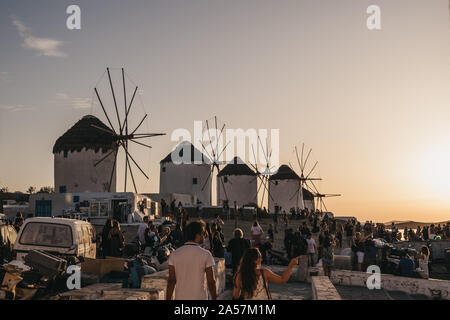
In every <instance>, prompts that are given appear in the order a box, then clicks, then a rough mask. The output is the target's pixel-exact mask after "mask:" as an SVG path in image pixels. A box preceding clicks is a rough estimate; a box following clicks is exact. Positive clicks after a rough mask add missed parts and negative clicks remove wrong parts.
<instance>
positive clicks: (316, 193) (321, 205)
mask: <svg viewBox="0 0 450 320" xmlns="http://www.w3.org/2000/svg"><path fill="white" fill-rule="evenodd" d="M309 182H310V183H311V185H312V187H313V189H314V190H312V189H311V188H309V186H308V183H305V186H306V187H307V189H308V190H309V191H310V192H311V193H312V194H313V197H314V198H316V199H317V206H316V208H318V209H319V211H320V212H322V211H323V209H325V211H326V212H328V209H327V206H326V205H325V202H324V201H323V198H328V197H340V196H341V194H324V193H320V192H319V190H317V187H316V185H315V184H314V181H312V180H310V181H309Z"/></svg>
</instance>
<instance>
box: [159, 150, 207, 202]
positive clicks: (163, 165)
mask: <svg viewBox="0 0 450 320" xmlns="http://www.w3.org/2000/svg"><path fill="white" fill-rule="evenodd" d="M174 156H175V158H176V159H174ZM211 182H212V179H211V162H210V160H209V159H208V157H207V156H205V155H204V154H203V153H202V152H200V150H198V149H197V148H195V147H194V146H193V145H192V144H191V143H190V142H187V141H184V142H181V143H180V144H179V145H177V146H176V147H175V148H174V149H173V151H172V152H171V153H169V154H168V155H167V156H166V157H165V158H164V159H162V160H161V162H160V179H159V192H160V193H161V194H173V193H181V194H191V195H193V196H195V197H197V199H198V200H200V201H201V202H202V203H203V204H204V205H207V206H210V205H211Z"/></svg>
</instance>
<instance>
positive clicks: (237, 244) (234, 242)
mask: <svg viewBox="0 0 450 320" xmlns="http://www.w3.org/2000/svg"><path fill="white" fill-rule="evenodd" d="M250 247H251V245H250V241H249V240H248V239H245V238H244V232H242V230H241V229H239V228H236V229H235V230H234V238H233V239H231V240H230V241H229V242H228V246H227V251H228V252H231V265H232V268H233V276H234V275H235V274H236V271H237V269H238V267H239V264H240V263H241V258H242V256H243V254H244V252H245V251H246V250H247V249H248V248H250Z"/></svg>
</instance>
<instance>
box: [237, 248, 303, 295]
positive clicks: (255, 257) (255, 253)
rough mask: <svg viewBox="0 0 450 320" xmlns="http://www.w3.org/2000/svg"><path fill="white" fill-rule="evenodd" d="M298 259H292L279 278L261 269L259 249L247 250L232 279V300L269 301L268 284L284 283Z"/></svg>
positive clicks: (267, 270)
mask: <svg viewBox="0 0 450 320" xmlns="http://www.w3.org/2000/svg"><path fill="white" fill-rule="evenodd" d="M298 259H299V257H297V258H294V259H292V260H291V262H290V263H289V266H288V267H287V269H286V271H285V272H284V274H283V276H281V277H280V276H279V275H277V274H275V273H273V272H272V271H270V270H269V269H265V268H261V262H262V256H261V253H260V252H259V249H257V248H250V249H247V250H246V251H245V253H244V256H243V257H242V260H241V265H240V266H239V269H238V271H237V273H236V276H235V279H234V291H233V300H239V299H240V300H271V299H272V297H271V296H270V290H269V283H286V282H287V281H288V280H289V277H290V276H291V273H292V268H293V267H294V265H296V264H298Z"/></svg>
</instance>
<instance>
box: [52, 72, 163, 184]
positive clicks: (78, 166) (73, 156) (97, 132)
mask: <svg viewBox="0 0 450 320" xmlns="http://www.w3.org/2000/svg"><path fill="white" fill-rule="evenodd" d="M106 73H107V74H108V80H109V81H108V82H109V89H110V90H111V97H112V101H113V103H111V104H104V103H103V100H102V99H101V98H100V93H99V90H98V89H97V88H94V91H95V94H96V96H97V98H98V102H99V103H100V106H101V110H102V112H103V115H104V117H105V119H106V120H107V123H108V125H109V126H108V125H106V124H105V123H104V122H102V121H101V120H100V119H99V118H97V117H94V116H92V115H88V116H85V117H84V118H83V119H81V120H80V121H78V122H77V123H76V124H75V125H74V126H73V127H72V128H70V129H69V130H68V131H67V132H66V133H65V134H64V135H62V136H61V137H60V138H59V139H58V140H57V141H56V143H55V145H54V147H53V153H54V157H55V189H56V190H57V191H59V192H60V193H66V192H115V191H116V189H117V188H116V175H117V172H116V171H117V170H116V165H117V158H118V154H119V152H120V150H122V151H123V153H124V162H125V174H124V192H126V191H127V177H128V173H130V176H131V180H132V182H133V186H134V191H135V192H136V193H138V190H137V187H136V182H135V178H134V177H135V176H134V174H133V165H134V166H135V167H136V168H137V169H139V171H140V172H141V173H142V174H143V175H144V176H145V178H147V179H149V177H148V175H147V174H146V173H145V172H144V170H143V169H142V168H141V166H140V165H139V164H138V163H137V161H136V160H135V159H134V157H133V156H132V155H131V151H130V148H129V143H131V142H132V143H134V144H135V145H139V146H141V147H142V146H143V147H146V148H151V146H149V145H148V144H145V143H143V142H142V139H146V138H150V137H155V136H161V135H164V134H163V133H139V132H138V130H139V128H140V127H141V126H142V124H143V123H144V121H145V120H146V119H147V116H148V115H147V114H145V115H144V116H143V118H142V119H141V120H140V122H139V124H137V125H136V126H133V127H132V125H131V122H129V119H130V117H131V115H132V111H134V109H133V110H132V106H133V101H134V99H135V96H136V93H137V89H138V87H137V86H136V87H135V89H134V92H133V95H132V98H131V100H130V101H129V103H128V100H127V89H126V81H125V71H124V69H123V68H122V69H121V73H122V74H121V75H122V77H121V80H122V88H123V99H124V104H123V108H119V106H118V100H117V99H116V92H115V90H114V85H113V81H112V78H111V72H110V69H109V68H107V69H106ZM102 78H103V77H102ZM108 107H109V109H110V110H111V109H112V110H114V111H113V112H108V111H107V110H108ZM113 108H114V109H113ZM110 113H115V117H114V114H113V115H112V116H111V114H110ZM121 115H122V117H121Z"/></svg>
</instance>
